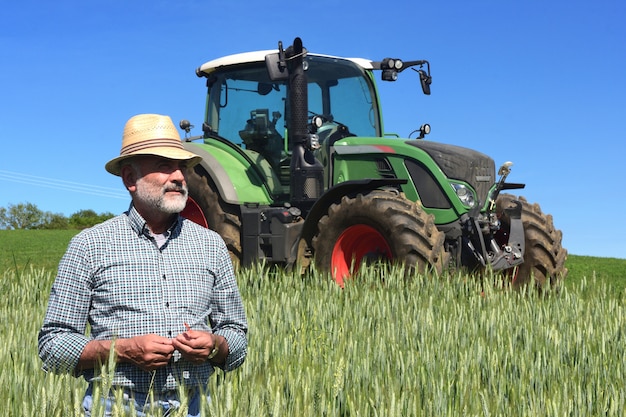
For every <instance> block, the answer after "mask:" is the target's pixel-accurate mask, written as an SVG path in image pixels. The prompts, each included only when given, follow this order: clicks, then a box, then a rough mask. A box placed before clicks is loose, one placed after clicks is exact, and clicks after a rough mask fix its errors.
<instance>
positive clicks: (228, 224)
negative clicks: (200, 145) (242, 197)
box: [187, 165, 242, 268]
mask: <svg viewBox="0 0 626 417" xmlns="http://www.w3.org/2000/svg"><path fill="white" fill-rule="evenodd" d="M187 186H188V187H189V197H190V198H191V199H193V201H195V202H196V203H197V204H198V206H199V207H200V209H201V210H202V213H203V214H204V216H205V218H206V221H207V223H208V227H209V228H210V229H212V230H215V231H216V232H217V233H218V234H219V235H220V236H221V237H222V239H224V242H225V243H226V247H227V248H228V251H229V252H230V257H231V260H232V261H233V266H234V267H235V268H238V267H239V265H240V264H241V256H242V253H241V217H240V214H239V208H238V207H237V206H234V205H230V204H226V203H225V202H224V201H223V200H222V199H221V197H220V196H219V194H218V192H217V187H216V186H215V184H214V183H213V180H212V179H211V178H210V177H209V175H208V174H207V172H206V171H205V170H204V168H202V167H201V166H199V165H196V167H195V168H194V170H193V172H191V173H190V174H188V176H187Z"/></svg>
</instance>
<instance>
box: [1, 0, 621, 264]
mask: <svg viewBox="0 0 626 417" xmlns="http://www.w3.org/2000/svg"><path fill="white" fill-rule="evenodd" d="M2 9H3V10H2V14H0V91H1V92H2V94H1V95H0V97H1V98H0V138H1V140H2V151H0V181H1V183H2V186H1V188H0V190H1V192H0V207H6V206H8V205H9V204H17V203H25V202H30V203H34V204H36V205H37V206H38V207H39V208H40V209H41V210H44V211H51V212H54V213H63V214H65V215H70V214H72V213H74V212H76V211H78V210H82V209H93V210H95V211H97V212H109V211H110V212H113V213H119V212H122V211H124V210H125V209H126V208H127V207H128V203H129V198H128V196H127V194H126V192H125V190H124V189H123V187H122V184H121V181H120V180H119V178H117V177H114V176H112V175H110V174H108V173H107V172H106V171H105V170H104V164H105V163H106V162H107V161H108V160H109V159H111V158H113V157H115V156H117V155H118V153H119V148H120V144H121V134H122V130H123V126H124V123H125V122H126V120H127V119H128V118H129V117H130V116H132V115H135V114H138V113H162V114H168V115H170V116H171V117H172V119H173V120H174V121H175V122H178V121H179V120H180V119H183V118H185V119H189V120H191V121H192V123H194V124H195V125H196V126H199V125H200V124H201V121H202V117H203V106H204V95H205V89H204V82H203V80H202V79H199V78H197V77H196V76H195V73H194V71H195V69H196V68H197V67H198V66H200V65H201V64H202V63H204V62H206V61H208V60H211V59H214V58H217V57H220V56H223V55H228V54H231V53H238V52H245V51H251V50H259V49H273V48H275V47H276V45H277V43H278V41H279V40H282V41H283V43H284V44H285V45H289V44H291V42H292V41H293V38H294V37H296V36H299V37H301V38H302V40H303V43H304V46H305V47H306V48H307V49H308V50H309V51H311V52H317V53H325V54H331V55H339V56H350V57H363V58H370V59H382V58H384V57H399V58H401V59H404V60H415V59H428V60H429V61H430V63H431V69H432V76H433V84H432V95H431V96H424V95H422V94H421V93H420V90H419V85H418V82H417V80H416V78H415V77H407V76H405V77H402V75H404V73H403V74H401V77H400V80H399V81H398V82H397V83H386V84H385V85H384V86H381V87H382V91H381V95H382V98H383V100H384V101H383V112H384V115H385V126H386V129H387V131H390V132H395V133H399V134H400V135H402V136H406V135H408V134H409V133H410V132H411V131H413V130H414V129H416V128H417V127H419V126H420V125H421V124H422V123H426V122H428V123H430V125H431V126H432V133H431V134H430V135H429V137H428V139H430V140H435V141H440V142H444V143H454V144H458V145H461V146H466V147H469V148H473V149H476V150H479V151H481V152H484V153H486V154H488V155H490V156H492V157H493V158H494V159H495V161H496V165H500V164H502V163H503V162H505V161H513V162H514V165H513V168H512V173H511V175H510V177H509V181H511V182H524V183H526V189H524V190H521V191H520V193H519V194H521V195H524V196H525V197H526V198H527V199H528V200H529V201H530V202H537V203H539V204H540V205H541V207H542V209H543V211H544V212H546V213H550V214H552V215H553V216H554V222H555V224H556V226H557V228H559V229H561V230H562V231H563V235H564V246H565V247H566V248H567V249H568V250H569V252H570V253H572V254H576V255H590V256H605V257H618V258H626V243H625V242H626V239H624V235H625V234H626V226H625V221H624V219H623V211H624V207H625V203H626V197H625V195H626V193H625V192H624V183H625V180H626V178H625V177H626V176H625V174H624V171H623V166H624V164H625V162H624V153H625V152H624V141H625V136H626V135H625V133H624V132H625V130H626V127H625V124H626V69H625V68H626V25H624V22H625V21H626V2H624V1H622V0H598V1H594V2H588V1H585V2H583V1H576V0H574V1H565V0H558V1H546V0H525V1H502V0H488V1H487V0H484V1H481V0H478V1H471V2H470V1H458V0H452V1H447V2H417V1H408V0H404V1H401V2H391V3H388V2H372V1H369V0H366V1H363V0H359V1H356V0H346V1H336V0H332V1H330V0H320V1H316V2H302V1H291V2H285V1H272V0H268V1H265V2H249V1H237V0H231V1H211V0H209V1H206V0H205V1H196V0H176V1H173V0H172V1H166V0H152V1H145V0H137V1H126V0H124V1H121V0H107V1H102V0H94V1H75V0H57V1H54V2H49V1H33V0H23V1H20V2H5V4H3V7H2ZM195 133H196V134H199V129H196V132H195Z"/></svg>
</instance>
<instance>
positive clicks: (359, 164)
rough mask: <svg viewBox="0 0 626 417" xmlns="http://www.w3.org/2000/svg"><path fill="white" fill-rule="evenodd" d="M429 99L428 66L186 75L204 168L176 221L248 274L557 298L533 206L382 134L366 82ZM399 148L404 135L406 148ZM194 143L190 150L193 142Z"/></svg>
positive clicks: (479, 159)
mask: <svg viewBox="0 0 626 417" xmlns="http://www.w3.org/2000/svg"><path fill="white" fill-rule="evenodd" d="M409 68H410V69H411V70H413V71H414V72H415V73H416V74H417V76H418V77H419V80H420V84H421V87H422V90H423V92H424V94H430V84H431V80H432V78H431V75H430V64H429V63H428V61H425V60H419V61H409V62H404V61H401V60H399V59H391V58H387V59H384V60H382V61H370V60H366V59H346V58H339V57H334V56H326V55H319V54H312V53H308V52H307V50H306V49H305V48H304V47H303V45H302V41H301V40H300V39H299V38H296V39H295V40H294V42H293V44H292V45H291V46H289V47H288V48H286V49H283V45H282V43H281V42H279V43H278V50H271V51H259V52H250V53H242V54H237V55H231V56H226V57H223V58H219V59H215V60H212V61H209V62H207V63H205V64H204V65H202V66H201V67H199V68H198V69H197V70H196V74H197V75H198V76H199V77H204V78H206V84H207V87H208V95H207V101H206V114H205V120H204V122H203V125H202V131H203V135H202V136H199V137H190V130H191V128H192V127H193V126H192V125H191V124H190V123H189V122H188V121H186V120H183V121H181V128H182V129H184V130H185V131H186V133H187V134H186V139H185V142H184V146H185V147H186V148H187V149H189V150H190V151H193V152H195V153H196V154H198V155H200V156H202V158H203V161H202V163H200V164H199V165H197V166H196V168H195V170H194V171H193V172H192V173H190V175H189V178H188V185H189V197H190V198H189V202H188V204H187V207H186V209H185V211H184V212H183V214H184V215H185V216H186V217H188V218H190V219H191V220H193V221H195V222H197V223H199V224H202V225H204V226H206V227H210V228H211V229H213V230H215V231H217V232H218V233H219V234H220V235H221V236H222V238H223V239H224V241H225V242H226V244H227V246H228V248H229V251H230V254H231V257H232V259H233V262H234V263H235V264H236V265H243V266H245V265H250V264H252V263H254V262H257V261H265V262H266V263H269V264H282V265H285V266H287V267H294V266H298V267H299V268H303V267H307V266H309V265H310V264H311V262H314V264H315V267H316V268H317V269H318V270H321V271H326V272H328V273H330V275H331V276H332V278H333V279H334V280H335V281H337V283H338V284H340V285H343V282H344V279H346V278H348V277H350V276H353V275H354V274H355V273H356V271H357V270H358V268H359V266H360V265H362V263H363V262H372V261H380V260H383V261H386V260H389V261H391V262H397V263H401V264H403V265H404V266H405V267H407V270H408V271H414V272H424V271H435V272H437V273H441V272H442V271H443V270H449V269H454V270H456V269H460V268H462V269H464V270H469V271H477V270H478V271H481V270H486V269H491V270H494V271H503V272H505V275H506V276H507V277H508V278H507V279H510V281H511V283H512V284H513V286H516V287H517V286H520V285H524V284H527V283H534V284H535V285H538V286H544V285H545V286H556V285H557V284H558V283H559V282H560V280H562V279H563V278H564V277H565V275H566V273H567V270H566V269H565V267H564V263H565V259H566V257H567V251H566V250H565V249H563V248H562V246H561V239H562V234H561V232H560V231H559V230H556V229H555V228H554V225H553V221H552V216H550V215H545V214H543V213H542V212H541V209H540V208H539V206H538V205H536V204H529V203H528V202H527V201H526V200H525V199H524V198H523V197H515V196H513V195H511V194H504V193H501V192H502V191H504V190H510V189H519V188H523V187H524V185H523V184H516V183H508V182H506V178H507V176H508V174H509V172H510V165H511V163H509V162H507V163H505V164H504V165H503V166H502V167H501V168H500V169H499V172H498V175H499V178H498V179H497V178H496V170H495V164H494V161H493V159H491V158H490V157H488V156H486V155H484V154H482V153H479V152H476V151H473V150H470V149H466V148H462V147H459V146H453V145H447V144H442V143H437V142H433V141H428V140H425V139H424V136H425V135H426V134H428V133H429V131H430V127H429V126H428V125H423V126H422V127H421V128H419V129H418V130H416V131H415V133H416V135H415V136H416V138H414V139H410V138H409V139H401V138H399V137H397V136H395V135H386V134H385V131H384V129H383V120H382V111H381V104H380V102H379V97H378V92H377V87H376V81H375V73H376V72H380V73H381V77H382V80H383V81H395V80H396V79H397V77H398V75H399V74H400V73H401V72H403V71H404V70H406V69H409ZM409 136H411V135H409ZM198 140H201V142H198Z"/></svg>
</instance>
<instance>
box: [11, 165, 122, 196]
mask: <svg viewBox="0 0 626 417" xmlns="http://www.w3.org/2000/svg"><path fill="white" fill-rule="evenodd" d="M0 180H4V181H11V182H17V183H20V184H27V185H35V186H39V187H46V188H53V189H57V190H64V191H72V192H76V193H82V194H89V195H96V196H100V197H107V198H118V199H124V200H126V199H128V193H127V192H124V191H121V190H119V189H117V188H111V187H102V186H99V185H91V184H82V183H79V182H72V181H65V180H57V179H52V178H45V177H38V176H36V175H30V174H22V173H19V172H12V171H5V170H1V169H0Z"/></svg>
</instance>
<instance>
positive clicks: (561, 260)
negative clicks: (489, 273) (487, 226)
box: [496, 194, 567, 288]
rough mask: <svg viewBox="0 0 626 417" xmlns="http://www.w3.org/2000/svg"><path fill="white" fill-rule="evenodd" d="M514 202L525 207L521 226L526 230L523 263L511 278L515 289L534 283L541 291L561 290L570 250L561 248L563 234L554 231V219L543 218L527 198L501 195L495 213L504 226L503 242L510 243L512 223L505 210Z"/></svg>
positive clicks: (538, 208) (549, 216)
mask: <svg viewBox="0 0 626 417" xmlns="http://www.w3.org/2000/svg"><path fill="white" fill-rule="evenodd" d="M514 201H519V202H521V203H522V224H523V226H524V240H525V251H524V263H522V264H521V265H520V266H519V267H518V268H517V270H516V271H514V272H513V275H512V282H511V283H512V285H513V287H515V288H519V287H521V286H525V285H527V284H530V283H533V282H534V284H535V286H537V287H538V288H547V287H552V288H558V286H559V285H560V283H561V281H562V280H563V279H565V276H566V275H567V268H565V260H566V259H567V250H565V249H564V248H563V247H562V246H561V241H562V240H563V233H562V232H561V231H560V230H557V229H555V227H554V223H553V220H552V215H550V214H544V213H542V211H541V208H540V207H539V204H537V203H535V204H530V203H529V202H528V201H527V200H526V199H525V198H524V197H516V196H514V195H510V194H500V196H498V199H497V201H496V213H497V214H498V215H499V216H500V221H501V222H502V228H501V232H500V234H501V238H502V239H503V240H504V241H506V240H508V237H507V235H508V233H509V229H510V219H509V218H508V216H507V215H506V213H505V211H504V208H506V207H510V206H512V205H513V204H514Z"/></svg>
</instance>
